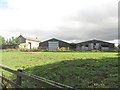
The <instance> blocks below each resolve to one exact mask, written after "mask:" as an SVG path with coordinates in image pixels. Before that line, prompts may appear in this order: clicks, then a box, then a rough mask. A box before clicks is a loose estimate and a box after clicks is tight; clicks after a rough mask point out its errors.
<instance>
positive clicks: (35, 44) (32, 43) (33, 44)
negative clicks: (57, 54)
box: [26, 40, 40, 49]
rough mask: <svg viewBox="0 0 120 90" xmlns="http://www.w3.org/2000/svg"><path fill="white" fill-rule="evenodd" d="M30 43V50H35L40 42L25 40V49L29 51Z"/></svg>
mask: <svg viewBox="0 0 120 90" xmlns="http://www.w3.org/2000/svg"><path fill="white" fill-rule="evenodd" d="M29 42H30V43H31V49H37V48H38V47H39V43H40V42H36V41H31V40H26V44H27V49H30V44H29Z"/></svg>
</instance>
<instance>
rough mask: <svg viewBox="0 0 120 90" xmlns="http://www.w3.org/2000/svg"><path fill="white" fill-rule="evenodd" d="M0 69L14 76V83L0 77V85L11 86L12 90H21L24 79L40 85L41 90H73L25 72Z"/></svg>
mask: <svg viewBox="0 0 120 90" xmlns="http://www.w3.org/2000/svg"><path fill="white" fill-rule="evenodd" d="M0 68H1V69H3V70H5V71H8V72H11V73H13V74H15V75H16V76H17V77H16V82H13V81H12V80H9V79H7V78H5V77H4V76H3V74H2V75H0V78H1V80H2V83H3V81H5V82H7V83H9V84H11V86H12V87H14V88H21V89H24V88H23V87H22V78H25V79H27V80H32V81H35V82H36V83H37V84H39V85H41V86H42V87H41V88H45V87H47V88H60V89H68V90H75V89H74V88H73V87H71V86H68V85H64V84H60V83H58V82H55V81H52V80H48V79H45V78H43V77H38V76H36V75H32V74H28V73H26V72H23V71H22V70H20V69H18V70H17V71H16V70H12V69H10V68H8V67H4V66H0ZM2 83H1V84H2Z"/></svg>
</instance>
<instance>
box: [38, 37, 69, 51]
mask: <svg viewBox="0 0 120 90" xmlns="http://www.w3.org/2000/svg"><path fill="white" fill-rule="evenodd" d="M39 47H40V48H42V49H47V50H49V51H57V50H69V48H70V44H69V43H67V42H65V41H62V40H58V39H56V38H52V39H49V40H46V41H43V42H41V43H40V44H39Z"/></svg>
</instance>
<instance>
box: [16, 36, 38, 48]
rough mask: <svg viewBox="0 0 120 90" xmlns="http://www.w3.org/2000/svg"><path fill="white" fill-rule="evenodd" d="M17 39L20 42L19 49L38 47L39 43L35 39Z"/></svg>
mask: <svg viewBox="0 0 120 90" xmlns="http://www.w3.org/2000/svg"><path fill="white" fill-rule="evenodd" d="M18 39H19V40H20V45H19V48H20V49H37V48H38V47H39V43H40V41H39V40H38V39H37V38H30V37H24V36H22V35H20V36H19V37H18Z"/></svg>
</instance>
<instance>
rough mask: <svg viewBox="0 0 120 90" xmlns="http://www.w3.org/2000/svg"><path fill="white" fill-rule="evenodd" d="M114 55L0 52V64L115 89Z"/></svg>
mask: <svg viewBox="0 0 120 90" xmlns="http://www.w3.org/2000/svg"><path fill="white" fill-rule="evenodd" d="M117 57H118V55H117V53H115V52H19V51H3V52H2V64H3V65H5V66H8V67H10V68H12V69H19V68H21V69H24V70H25V71H26V72H28V73H32V74H35V75H38V76H42V77H44V78H47V79H50V80H54V81H57V82H59V83H63V84H66V85H70V86H73V87H75V88H87V87H94V88H95V87H97V88H117V87H118V85H119V84H118V58H117ZM26 85H27V83H24V86H26Z"/></svg>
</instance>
